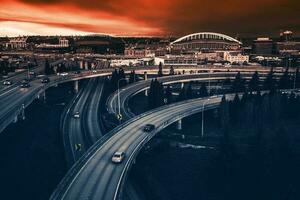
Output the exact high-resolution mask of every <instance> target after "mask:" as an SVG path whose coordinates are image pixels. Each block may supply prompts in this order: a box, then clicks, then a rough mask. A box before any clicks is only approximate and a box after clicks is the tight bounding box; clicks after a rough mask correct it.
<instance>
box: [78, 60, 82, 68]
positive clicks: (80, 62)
mask: <svg viewBox="0 0 300 200" xmlns="http://www.w3.org/2000/svg"><path fill="white" fill-rule="evenodd" d="M79 68H80V69H83V61H82V60H81V61H79Z"/></svg>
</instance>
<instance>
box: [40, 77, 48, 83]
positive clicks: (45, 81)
mask: <svg viewBox="0 0 300 200" xmlns="http://www.w3.org/2000/svg"><path fill="white" fill-rule="evenodd" d="M41 82H42V83H49V82H50V79H49V78H48V77H44V78H42V80H41Z"/></svg>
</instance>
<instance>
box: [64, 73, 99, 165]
mask: <svg viewBox="0 0 300 200" xmlns="http://www.w3.org/2000/svg"><path fill="white" fill-rule="evenodd" d="M102 90H103V83H102V80H101V79H100V78H93V79H90V80H88V83H87V84H86V85H85V86H84V87H83V88H82V89H81V90H80V92H79V93H78V95H76V97H75V98H74V100H73V101H72V103H71V104H70V105H69V106H68V108H67V111H66V113H65V114H63V120H62V128H61V130H62V133H63V140H64V146H65V151H66V158H67V163H68V165H69V166H71V165H72V164H73V163H74V162H75V161H77V160H78V159H79V158H80V157H81V156H82V154H83V153H84V152H85V151H86V150H87V149H88V148H89V147H90V146H91V145H92V144H94V143H95V142H96V141H97V140H98V139H99V138H100V137H101V136H102V132H101V128H100V119H99V104H100V99H101V95H102ZM75 112H79V114H80V117H79V118H75V117H74V113H75Z"/></svg>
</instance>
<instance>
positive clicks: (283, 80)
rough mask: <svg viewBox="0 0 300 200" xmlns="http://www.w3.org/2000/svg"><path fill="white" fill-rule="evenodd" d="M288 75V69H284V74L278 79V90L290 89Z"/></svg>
mask: <svg viewBox="0 0 300 200" xmlns="http://www.w3.org/2000/svg"><path fill="white" fill-rule="evenodd" d="M290 80H291V78H290V74H289V68H286V70H285V72H284V73H283V75H282V76H281V77H280V80H279V85H278V87H279V89H287V88H290V87H291V82H290Z"/></svg>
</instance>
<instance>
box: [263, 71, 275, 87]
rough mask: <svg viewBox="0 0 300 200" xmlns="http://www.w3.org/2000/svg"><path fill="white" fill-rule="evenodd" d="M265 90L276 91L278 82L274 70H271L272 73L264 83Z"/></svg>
mask: <svg viewBox="0 0 300 200" xmlns="http://www.w3.org/2000/svg"><path fill="white" fill-rule="evenodd" d="M264 89H265V90H270V91H272V92H273V91H275V90H276V81H275V79H274V72H273V68H272V69H271V70H270V72H269V73H268V75H267V78H266V80H265V82H264Z"/></svg>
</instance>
